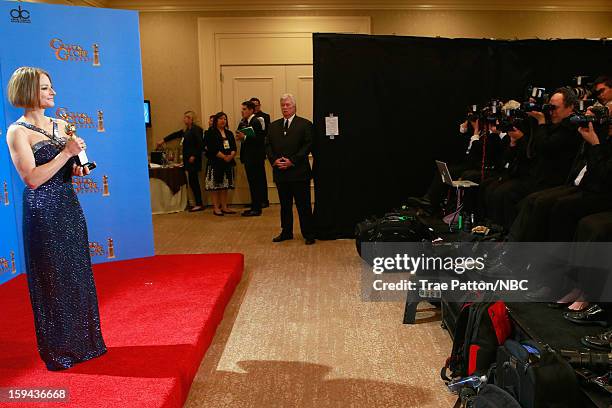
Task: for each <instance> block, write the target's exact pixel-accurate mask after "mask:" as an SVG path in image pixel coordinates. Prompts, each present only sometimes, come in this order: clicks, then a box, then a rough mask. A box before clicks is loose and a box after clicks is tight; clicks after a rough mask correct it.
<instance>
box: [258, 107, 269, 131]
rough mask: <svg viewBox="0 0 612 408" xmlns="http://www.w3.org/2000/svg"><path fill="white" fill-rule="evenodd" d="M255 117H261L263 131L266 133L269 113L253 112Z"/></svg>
mask: <svg viewBox="0 0 612 408" xmlns="http://www.w3.org/2000/svg"><path fill="white" fill-rule="evenodd" d="M255 117H258V118H263V120H264V124H265V127H264V132H265V133H266V134H268V129H270V115H268V114H267V113H266V112H262V111H259V112H257V113H256V114H255Z"/></svg>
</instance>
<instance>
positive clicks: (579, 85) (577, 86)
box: [568, 75, 592, 99]
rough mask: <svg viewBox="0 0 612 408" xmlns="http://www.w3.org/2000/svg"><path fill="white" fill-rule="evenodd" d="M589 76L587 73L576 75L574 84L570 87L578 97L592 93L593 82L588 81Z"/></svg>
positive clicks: (583, 97)
mask: <svg viewBox="0 0 612 408" xmlns="http://www.w3.org/2000/svg"><path fill="white" fill-rule="evenodd" d="M587 78H588V76H586V75H578V76H575V77H574V78H573V82H572V85H571V86H569V87H568V88H570V89H571V90H572V91H574V93H575V94H576V96H577V97H578V99H585V98H588V97H590V96H591V94H592V91H591V89H592V84H589V83H587V81H586V80H587Z"/></svg>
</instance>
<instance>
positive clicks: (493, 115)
mask: <svg viewBox="0 0 612 408" xmlns="http://www.w3.org/2000/svg"><path fill="white" fill-rule="evenodd" d="M502 106H503V103H502V102H501V101H500V100H498V99H492V100H491V102H489V104H488V105H486V106H485V107H484V108H482V111H481V113H482V117H483V118H484V120H485V121H486V122H487V123H489V124H491V125H495V124H496V123H497V121H498V120H499V119H501V118H502V113H501V108H502Z"/></svg>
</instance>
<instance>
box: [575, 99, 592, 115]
mask: <svg viewBox="0 0 612 408" xmlns="http://www.w3.org/2000/svg"><path fill="white" fill-rule="evenodd" d="M594 103H595V99H581V100H579V101H578V104H577V105H576V112H578V113H584V112H586V110H587V109H588V108H590V107H591V106H593V104H594Z"/></svg>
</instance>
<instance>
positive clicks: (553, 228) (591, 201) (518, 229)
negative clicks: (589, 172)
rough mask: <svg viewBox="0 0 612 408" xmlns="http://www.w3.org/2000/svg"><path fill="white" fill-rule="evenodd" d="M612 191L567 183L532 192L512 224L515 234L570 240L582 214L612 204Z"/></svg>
mask: <svg viewBox="0 0 612 408" xmlns="http://www.w3.org/2000/svg"><path fill="white" fill-rule="evenodd" d="M611 202H612V194H610V193H593V192H588V191H583V190H582V189H580V188H579V187H576V186H572V185H563V186H558V187H553V188H549V189H546V190H542V191H538V192H536V193H533V194H530V195H528V196H527V197H526V198H525V200H524V202H523V205H522V208H521V210H520V213H519V215H518V216H517V218H516V220H515V221H514V223H513V224H512V228H511V231H510V232H511V234H512V238H513V239H514V240H516V241H523V242H542V241H552V242H570V241H572V239H573V237H574V234H575V232H576V227H577V225H578V222H579V221H580V219H581V218H582V217H585V216H587V215H590V214H594V213H597V212H601V211H605V210H606V209H609V208H610V207H611V205H610V203H611Z"/></svg>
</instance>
